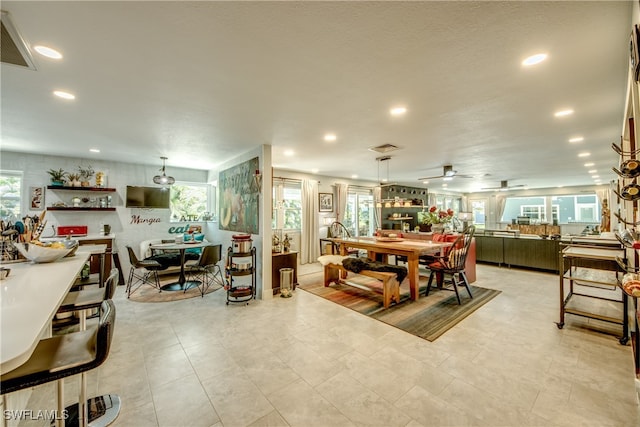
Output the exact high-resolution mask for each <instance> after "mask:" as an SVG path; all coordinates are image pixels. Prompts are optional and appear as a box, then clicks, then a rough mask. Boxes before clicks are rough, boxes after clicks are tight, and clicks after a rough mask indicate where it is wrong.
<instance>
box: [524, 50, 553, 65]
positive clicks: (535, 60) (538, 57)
mask: <svg viewBox="0 0 640 427" xmlns="http://www.w3.org/2000/svg"><path fill="white" fill-rule="evenodd" d="M545 59H547V54H546V53H538V54H535V55H531V56H530V57H528V58H526V59H525V60H524V61H522V65H524V66H525V67H528V66H530V65H536V64H539V63H541V62H542V61H544V60H545Z"/></svg>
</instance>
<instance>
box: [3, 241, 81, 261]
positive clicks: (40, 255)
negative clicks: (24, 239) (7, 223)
mask: <svg viewBox="0 0 640 427" xmlns="http://www.w3.org/2000/svg"><path fill="white" fill-rule="evenodd" d="M15 246H16V248H17V249H18V252H20V254H21V255H22V256H23V257H25V258H26V259H28V260H29V261H33V262H35V263H38V264H40V263H44V262H54V261H57V260H59V259H60V258H63V257H65V256H67V255H68V254H69V253H71V251H73V250H75V248H73V247H72V248H68V247H65V248H51V247H48V246H39V245H34V244H33V243H31V244H29V243H16V244H15Z"/></svg>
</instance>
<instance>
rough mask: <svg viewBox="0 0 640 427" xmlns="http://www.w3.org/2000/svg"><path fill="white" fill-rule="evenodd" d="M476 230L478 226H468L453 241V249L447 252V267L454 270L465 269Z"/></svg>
mask: <svg viewBox="0 0 640 427" xmlns="http://www.w3.org/2000/svg"><path fill="white" fill-rule="evenodd" d="M475 232H476V227H475V226H473V225H470V226H468V227H467V228H465V229H464V231H463V232H462V233H461V234H460V235H459V236H458V238H457V239H456V240H455V241H454V242H453V245H452V246H451V249H450V250H449V252H448V253H447V260H446V264H447V265H446V267H447V268H448V269H450V270H454V271H463V270H464V266H465V263H466V262H467V253H468V252H469V247H470V246H471V240H472V239H473V235H474V234H475Z"/></svg>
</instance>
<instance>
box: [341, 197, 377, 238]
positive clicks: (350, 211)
mask: <svg viewBox="0 0 640 427" xmlns="http://www.w3.org/2000/svg"><path fill="white" fill-rule="evenodd" d="M374 206H375V205H374V203H373V192H372V191H371V190H369V189H363V188H354V187H349V190H348V192H347V209H346V212H345V215H344V220H342V221H341V222H342V223H343V224H344V226H345V227H346V228H347V230H349V232H350V233H351V235H352V236H372V235H373V231H374V230H373V228H374V224H375V220H374V211H375V209H374Z"/></svg>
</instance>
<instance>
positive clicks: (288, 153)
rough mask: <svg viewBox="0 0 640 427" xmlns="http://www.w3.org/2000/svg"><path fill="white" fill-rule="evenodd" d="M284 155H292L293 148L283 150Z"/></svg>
mask: <svg viewBox="0 0 640 427" xmlns="http://www.w3.org/2000/svg"><path fill="white" fill-rule="evenodd" d="M284 155H285V156H287V157H291V156H293V150H284Z"/></svg>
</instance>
